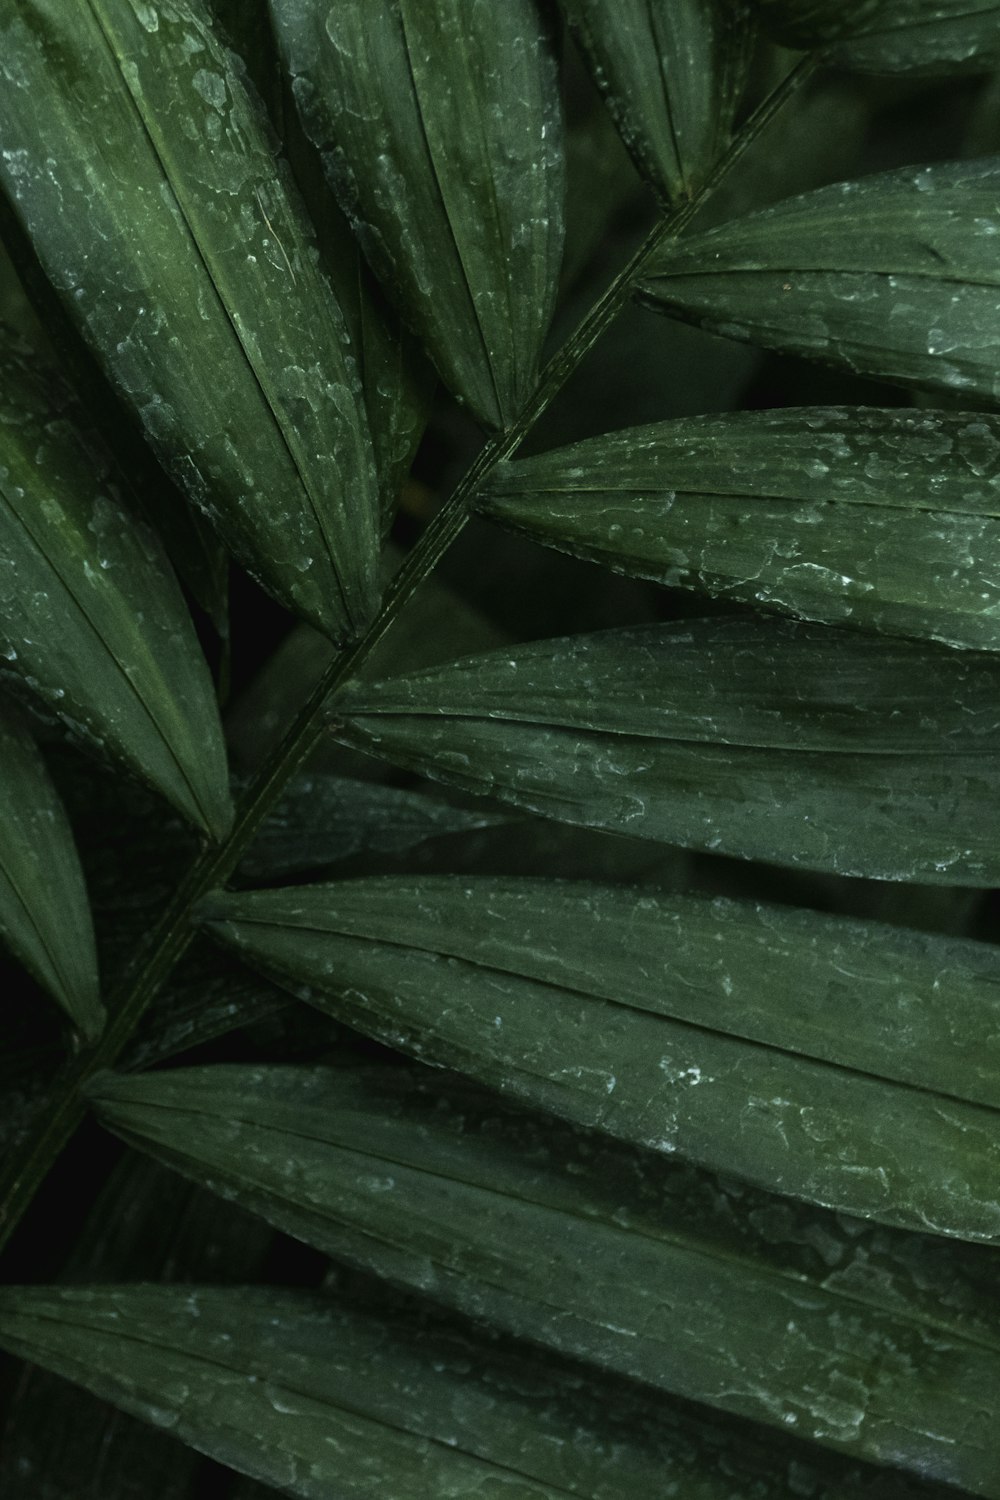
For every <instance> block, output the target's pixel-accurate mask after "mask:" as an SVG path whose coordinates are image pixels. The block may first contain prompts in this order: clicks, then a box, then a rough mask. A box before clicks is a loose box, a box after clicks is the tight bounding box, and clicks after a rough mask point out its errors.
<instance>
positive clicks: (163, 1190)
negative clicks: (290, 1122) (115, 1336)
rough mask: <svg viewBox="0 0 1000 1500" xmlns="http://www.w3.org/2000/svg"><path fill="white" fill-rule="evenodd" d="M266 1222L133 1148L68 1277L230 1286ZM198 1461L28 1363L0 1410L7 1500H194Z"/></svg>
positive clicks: (264, 1246)
mask: <svg viewBox="0 0 1000 1500" xmlns="http://www.w3.org/2000/svg"><path fill="white" fill-rule="evenodd" d="M273 1238H274V1236H273V1235H272V1234H271V1232H270V1230H269V1228H268V1227H267V1225H266V1224H264V1223H262V1222H261V1221H260V1220H259V1219H257V1220H254V1219H251V1218H250V1217H249V1216H248V1215H247V1214H245V1213H242V1212H240V1210H239V1209H234V1208H233V1207H232V1206H231V1205H230V1204H227V1203H225V1202H223V1201H222V1200H221V1199H219V1198H217V1197H213V1196H212V1195H211V1194H209V1193H205V1192H202V1191H201V1190H200V1189H198V1188H193V1187H192V1186H191V1184H190V1183H188V1182H185V1181H184V1180H183V1179H181V1178H179V1177H177V1176H176V1175H175V1174H174V1173H171V1172H167V1171H165V1170H164V1169H162V1168H158V1167H156V1166H154V1167H153V1170H152V1171H151V1170H150V1162H149V1161H148V1159H143V1158H141V1157H138V1156H136V1155H134V1154H133V1153H131V1152H130V1153H128V1154H127V1155H126V1156H124V1157H123V1158H122V1160H121V1161H120V1162H119V1163H118V1164H117V1166H116V1167H115V1169H114V1170H113V1172H112V1174H111V1176H110V1178H109V1179H108V1182H107V1184H106V1186H105V1188H104V1190H103V1192H101V1193H100V1194H99V1195H98V1197H97V1199H96V1201H95V1202H94V1204H93V1206H92V1208H91V1210H90V1213H89V1215H88V1218H87V1222H86V1224H85V1225H84V1227H83V1229H82V1232H81V1233H80V1234H79V1236H78V1238H77V1240H76V1242H75V1243H74V1244H73V1246H72V1248H71V1250H70V1255H69V1261H68V1264H67V1267H66V1272H67V1276H68V1279H70V1280H72V1281H74V1282H77V1283H79V1282H85V1281H89V1280H90V1279H91V1278H97V1279H100V1280H104V1281H107V1280H109V1279H110V1278H118V1277H121V1276H123V1275H129V1276H133V1277H141V1278H142V1279H143V1280H147V1279H148V1280H153V1279H158V1278H164V1279H166V1280H168V1281H188V1282H189V1281H192V1280H202V1279H204V1280H208V1281H211V1280H214V1279H216V1278H218V1277H220V1276H221V1278H222V1279H223V1280H225V1281H227V1282H231V1281H232V1280H233V1279H243V1278H246V1277H248V1276H255V1275H257V1274H258V1273H259V1271H260V1269H261V1267H262V1265H263V1263H264V1260H265V1257H266V1254H267V1251H268V1248H269V1246H270V1244H271V1242H272V1241H273ZM200 1467H202V1461H201V1459H200V1458H199V1456H198V1455H197V1454H195V1453H192V1452H185V1451H184V1450H183V1449H182V1448H180V1447H179V1445H178V1444H177V1443H176V1442H175V1441H174V1440H173V1439H172V1438H171V1437H170V1436H169V1434H168V1433H161V1432H152V1431H150V1429H149V1428H148V1427H146V1426H143V1425H142V1424H140V1423H139V1422H136V1421H134V1420H132V1419H130V1418H128V1417H126V1416H123V1414H122V1413H121V1412H120V1411H117V1410H115V1409H114V1408H113V1407H109V1406H107V1405H106V1404H105V1403H103V1402H101V1401H99V1400H97V1398H96V1397H93V1396H88V1395H87V1394H85V1393H84V1392H82V1391H80V1390H79V1389H74V1388H72V1387H70V1386H69V1385H68V1384H67V1383H66V1382H65V1381H64V1380H60V1379H58V1378H56V1377H55V1376H53V1375H50V1374H49V1373H48V1372H47V1371H43V1370H31V1371H25V1372H24V1374H23V1375H22V1377H21V1379H20V1380H19V1381H18V1384H17V1389H16V1391H15V1393H14V1395H13V1397H12V1400H11V1402H10V1405H9V1406H8V1409H7V1410H6V1412H5V1430H4V1439H3V1442H2V1443H0V1494H2V1495H3V1496H4V1500H84V1497H93V1500H98V1497H99V1500H191V1494H192V1486H196V1485H197V1483H198V1479H197V1477H196V1471H197V1470H198V1469H199V1468H200Z"/></svg>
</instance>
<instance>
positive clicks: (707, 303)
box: [641, 157, 1000, 401]
mask: <svg viewBox="0 0 1000 1500" xmlns="http://www.w3.org/2000/svg"><path fill="white" fill-rule="evenodd" d="M998 199H1000V158H998V157H984V158H982V159H980V160H978V161H971V162H957V163H949V162H943V163H934V164H933V165H931V166H927V167H916V168H914V167H907V168H905V169H903V170H901V171H895V172H885V173H881V174H879V175H876V176H872V177H864V178H861V179H859V180H858V181H856V182H841V183H836V184H835V185H834V186H832V187H825V188H820V189H818V190H817V191H816V192H812V193H805V194H803V195H802V196H801V197H799V198H790V199H787V200H786V201H784V202H782V203H778V204H776V205H775V206H774V207H773V208H766V209H762V210H761V211H760V212H758V213H754V214H749V215H747V217H746V218H743V219H738V220H735V221H733V222H732V223H729V224H724V225H721V226H720V227H718V228H717V229H710V230H708V231H706V232H705V233H704V234H696V235H692V236H690V237H689V238H684V239H682V240H680V241H671V242H669V243H666V244H664V246H663V247H662V248H661V249H660V250H659V251H658V252H657V254H656V256H655V259H654V262H653V264H652V265H651V268H650V274H649V275H648V277H647V278H646V279H645V280H644V281H643V282H642V284H641V295H642V297H643V300H645V301H646V302H647V303H648V304H649V305H651V306H653V307H656V308H658V309H660V310H661V311H664V312H668V313H671V314H674V315H676V316H679V317H684V318H688V319H690V320H691V321H693V322H696V323H699V324H701V325H702V326H704V327H706V328H709V329H711V330H713V331H714V332H717V333H723V334H725V335H727V336H728V337H730V338H739V339H747V340H750V341H752V342H753V343H758V344H763V345H764V346H765V347H766V348H771V349H779V350H784V351H786V352H788V353H792V354H800V355H804V356H806V357H808V358H810V359H820V360H823V361H825V362H827V363H829V364H835V365H842V366H846V367H847V368H848V369H850V370H853V371H856V372H857V373H859V374H863V375H874V376H877V377H879V378H880V379H884V380H889V381H895V382H899V383H902V384H906V385H918V386H929V387H932V388H934V389H937V390H945V391H951V392H960V391H964V392H968V393H969V394H970V395H971V396H973V397H976V398H980V399H983V400H989V401H996V400H997V399H998V398H1000V373H998V366H997V361H996V357H995V356H996V349H995V335H994V330H995V328H996V325H997V319H998V316H1000V256H998V254H997V249H996V245H997V235H998V233H1000V209H998V207H997V204H998Z"/></svg>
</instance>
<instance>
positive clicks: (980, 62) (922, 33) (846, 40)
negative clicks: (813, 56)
mask: <svg viewBox="0 0 1000 1500" xmlns="http://www.w3.org/2000/svg"><path fill="white" fill-rule="evenodd" d="M755 3H756V6H757V10H758V11H759V12H760V17H761V20H762V22H763V23H764V25H765V26H766V27H767V28H768V29H769V30H770V31H771V32H772V34H773V35H774V36H775V37H777V38H778V39H779V40H780V41H782V42H784V43H786V44H787V45H788V46H791V47H827V49H828V51H827V57H828V60H829V61H830V62H831V63H833V64H834V65H836V66H838V67H843V68H853V69H855V70H856V71H857V72H861V73H913V72H916V73H949V72H954V71H960V70H964V69H966V68H969V67H974V68H976V69H977V70H979V71H982V72H985V71H987V70H988V69H989V68H990V67H991V66H992V65H993V64H994V63H995V62H997V61H1000V6H998V5H997V4H996V0H847V3H845V0H755Z"/></svg>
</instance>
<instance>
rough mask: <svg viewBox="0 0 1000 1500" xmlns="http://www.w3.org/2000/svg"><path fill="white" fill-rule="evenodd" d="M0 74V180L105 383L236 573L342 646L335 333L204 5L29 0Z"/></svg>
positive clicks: (354, 492)
mask: <svg viewBox="0 0 1000 1500" xmlns="http://www.w3.org/2000/svg"><path fill="white" fill-rule="evenodd" d="M0 59H2V61H0V77H2V78H3V79H4V81H5V88H4V89H3V90H2V103H0V130H2V133H3V137H4V144H5V150H4V154H3V157H2V158H0V182H2V183H3V185H4V187H5V188H6V191H7V192H8V193H9V195H10V196H11V198H12V200H13V203H14V205H15V207H16V209H17V211H18V212H19V213H20V215H21V216H22V218H23V220H24V223H25V225H26V227H27V229H28V231H29V233H30V235H31V237H32V239H33V242H34V245H35V249H36V251H37V253H38V256H39V258H40V260H41V262H42V264H43V266H44V267H45V269H46V272H47V273H48V275H49V277H50V279H51V280H52V281H53V283H54V284H55V286H56V288H57V289H58V290H59V292H60V293H61V294H62V296H63V297H64V298H65V300H66V304H67V306H68V308H69V309H70V311H71V312H72V314H73V316H74V318H75V319H76V320H77V322H78V324H79V326H80V328H81V330H82V332H83V333H84V335H85V336H86V338H87V339H88V340H89V342H90V343H91V345H92V347H93V348H94V350H95V352H96V354H97V355H98V357H99V358H100V359H101V360H102V362H103V364H104V366H105V368H106V370H107V372H108V374H109V375H110V377H111V379H112V381H113V383H114V384H115V386H116V387H117V389H118V390H119V392H120V393H121V395H122V396H123V397H124V399H125V400H126V402H127V403H129V404H130V405H131V406H132V407H133V409H134V410H135V411H136V413H137V414H138V416H139V418H140V420H141V422H142V424H143V427H144V429H145V432H146V435H147V437H148V438H149V440H150V442H151V443H152V445H153V447H154V448H155V449H156V451H157V453H158V454H159V456H160V457H161V459H162V460H163V461H164V462H165V464H166V466H167V467H168V468H169V469H170V470H171V472H172V473H173V474H174V475H175V477H177V479H178V480H179V481H180V483H181V484H182V485H183V486H184V487H185V488H186V489H187V491H188V492H189V494H190V495H191V496H192V498H193V499H194V501H195V502H196V503H197V504H198V505H200V506H201V507H202V508H203V509H205V510H206V511H207V512H208V513H209V514H210V515H211V517H212V518H213V520H214V521H215V522H216V524H217V525H218V527H219V529H220V531H221V532H222V534H223V535H224V536H225V538H226V539H227V541H228V542H229V544H230V546H231V547H232V548H233V550H234V551H235V552H236V553H237V555H238V556H239V557H240V559H241V560H242V561H243V562H244V563H245V564H246V565H247V566H248V567H249V568H250V570H251V571H252V572H254V573H255V574H256V575H257V576H258V577H259V578H260V579H261V580H262V581H263V582H264V583H265V584H266V586H267V587H268V588H269V589H270V590H271V591H272V592H273V593H275V594H276V595H277V597H278V598H280V599H281V600H283V601H284V602H285V603H287V604H288V605H289V607H291V608H293V609H295V610H297V611H298V612H299V613H301V614H303V615H305V616H306V617H308V618H309V619H311V620H312V621H313V622H314V623H316V624H317V625H318V626H319V627H320V628H321V629H324V630H325V631H327V633H329V634H332V635H335V636H339V635H343V634H345V633H348V632H352V631H356V630H357V629H359V628H360V627H361V626H362V625H363V624H364V623H365V622H366V621H367V619H368V618H369V616H370V614H371V612H372V610H373V607H374V602H375V597H376V578H375V572H376V559H377V545H378V500H377V493H376V485H375V479H374V468H373V461H372V453H371V443H370V440H369V436H368V431H367V424H366V420H365V416H364V406H363V402H362V399H361V395H360V391H359V389H358V385H357V378H356V373H355V371H354V368H353V365H352V363H351V361H350V358H349V354H348V350H347V346H346V342H345V341H346V333H345V329H344V323H343V318H342V316H341V314H340V312H339V309H338V308H337V305H336V303H335V302H334V300H333V297H332V295H331V293H330V290H329V286H328V284H327V282H326V281H325V279H324V278H323V276H322V274H321V272H320V270H319V268H318V266H317V264H316V261H315V254H314V249H313V246H312V243H311V240H310V237H309V233H308V230H307V227H306V225H305V221H304V218H303V216H302V215H301V212H300V210H299V208H298V206H297V200H296V199H294V198H293V197H292V196H291V195H290V194H289V192H288V189H287V185H286V182H285V180H284V178H283V176H282V175H281V173H280V171H279V169H278V166H277V163H276V161H275V155H274V148H273V145H272V143H271V141H270V139H269V136H268V134H267V131H266V127H265V124H264V120H263V116H262V114H261V112H260V110H259V107H258V106H257V105H256V103H255V102H254V101H253V100H252V99H251V97H250V95H249V94H248V93H247V90H246V87H245V84H244V82H243V77H242V74H241V73H240V71H239V69H238V68H237V66H236V64H235V62H234V60H233V58H232V57H231V55H230V54H229V53H228V52H227V51H226V49H225V48H224V47H223V46H222V44H221V43H220V42H219V40H218V38H217V36H216V35H215V33H214V32H213V30H212V27H211V24H210V22H209V19H208V15H207V12H206V11H205V9H204V6H203V4H202V0H170V3H169V4H168V3H166V0H150V3H148V4H143V5H138V4H133V3H131V0H88V3H87V4H86V5H80V6H73V7H70V8H67V7H65V6H62V5H59V4H57V3H54V0H30V3H28V4H25V5H21V6H18V7H17V10H16V13H14V14H12V15H10V16H8V18H7V19H6V20H5V21H4V22H3V23H2V24H0ZM81 80H86V84H85V86H82V85H81ZM53 152H55V153H57V154H58V156H59V160H60V163H61V170H60V172H59V174H58V178H54V177H53V176H52V174H51V173H50V172H49V170H48V167H47V165H46V163H47V161H48V159H49V158H50V156H51V155H52V153H53ZM237 225H238V226H239V227H238V229H237V228H236V226H237Z"/></svg>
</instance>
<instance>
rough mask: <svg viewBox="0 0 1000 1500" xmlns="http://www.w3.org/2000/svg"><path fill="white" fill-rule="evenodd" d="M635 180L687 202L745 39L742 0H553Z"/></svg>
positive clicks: (701, 174)
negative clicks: (630, 158)
mask: <svg viewBox="0 0 1000 1500" xmlns="http://www.w3.org/2000/svg"><path fill="white" fill-rule="evenodd" d="M561 5H562V9H563V11H564V12H565V15H566V18H567V20H568V21H569V23H570V25H571V27H572V28H573V31H574V33H575V35H576V37H577V40H578V41H579V43H580V46H581V48H582V49H583V53H584V55H585V57H586V58H587V61H588V63H589V65H590V68H591V71H592V73H593V76H594V82H595V83H596V84H597V86H598V88H600V90H601V92H602V93H603V94H604V97H605V99H606V100H607V104H608V108H609V110H610V111H611V114H612V116H613V118H614V121H615V123H616V125H617V126H618V129H619V131H620V132H621V136H622V139H623V140H624V142H625V144H626V145H627V146H628V148H629V151H630V152H631V154H632V156H633V157H634V159H635V163H636V166H637V167H638V169H639V171H640V172H641V173H642V175H643V176H644V177H645V178H647V179H648V181H649V182H650V183H651V184H652V185H653V187H654V188H655V189H656V191H657V193H658V194H659V195H660V196H661V197H662V198H664V199H666V200H668V201H669V200H671V199H674V198H682V197H688V196H690V195H691V193H692V192H693V191H694V190H695V189H696V188H698V187H699V186H700V185H701V183H702V182H703V181H704V179H705V177H706V176H707V175H708V173H709V171H710V170H711V168H712V167H713V165H714V164H715V162H716V161H717V159H718V158H719V156H721V154H722V152H723V150H724V149H725V147H726V144H727V142H728V140H729V134H730V130H731V127H732V123H733V117H734V115H735V113H736V107H737V105H738V104H739V100H740V93H741V90H742V86H743V82H744V76H745V64H746V62H747V60H748V53H749V41H750V30H749V26H748V23H747V14H746V10H745V8H744V6H743V4H742V0H727V3H725V4H718V3H717V0H561Z"/></svg>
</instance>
